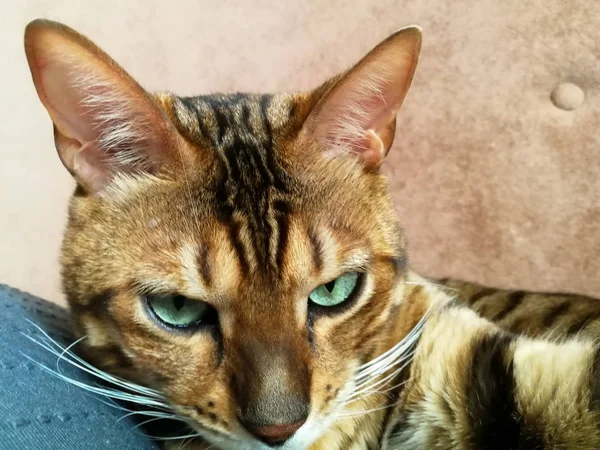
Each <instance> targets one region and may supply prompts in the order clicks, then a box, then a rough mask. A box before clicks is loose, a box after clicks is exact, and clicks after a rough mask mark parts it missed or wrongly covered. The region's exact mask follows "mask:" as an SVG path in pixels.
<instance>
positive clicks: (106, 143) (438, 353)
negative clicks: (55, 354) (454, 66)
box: [26, 21, 600, 450]
mask: <svg viewBox="0 0 600 450" xmlns="http://www.w3.org/2000/svg"><path fill="white" fill-rule="evenodd" d="M26 49H27V56H28V61H29V64H30V67H31V70H32V74H33V78H34V82H35V85H36V88H37V90H38V94H39V95H40V98H41V100H42V102H43V103H44V105H45V107H46V108H47V109H48V111H49V113H50V115H51V117H52V119H53V121H54V124H55V142H56V146H57V149H58V152H59V155H60V157H61V159H62V161H63V163H64V164H65V166H66V167H67V169H68V170H69V171H70V172H71V173H72V174H73V176H74V177H75V179H76V180H77V182H78V188H77V190H76V192H75V195H74V196H73V198H72V200H71V205H70V214H69V224H68V228H67V232H66V234H65V240H64V246H63V258H62V264H63V279H64V289H65V293H66V295H67V298H68V300H69V303H70V305H71V308H72V311H73V316H74V321H75V325H76V326H75V331H76V333H77V335H79V336H86V339H85V340H84V341H83V344H82V346H83V351H84V352H85V354H86V356H87V357H88V358H89V359H90V360H91V361H92V362H93V363H95V364H96V365H97V366H99V367H101V368H102V369H104V370H106V371H108V372H111V373H115V374H118V375H121V376H123V377H125V378H127V379H129V380H131V381H133V382H136V383H138V384H139V385H144V386H148V387H150V388H152V391H148V390H144V388H134V389H137V390H136V391H135V392H138V393H140V397H139V398H138V397H136V398H135V399H136V401H138V402H140V403H142V404H145V403H144V401H145V400H144V398H143V397H141V394H142V393H143V394H144V395H146V394H148V393H149V395H152V396H153V397H152V399H153V402H154V404H155V405H156V404H158V405H159V406H160V407H161V408H164V409H166V410H168V411H169V414H172V415H173V417H177V418H178V419H181V420H183V421H186V422H187V424H188V425H189V426H190V427H191V428H192V429H193V430H195V431H194V436H193V437H195V440H194V441H192V442H186V446H185V448H187V449H194V448H196V449H205V448H214V447H215V446H216V448H219V449H239V450H265V449H269V448H272V447H277V448H280V449H282V450H305V449H311V450H338V449H339V450H367V449H378V448H383V449H451V448H452V449H453V448H464V449H493V448H498V449H500V448H503V449H504V448H506V449H532V450H533V449H536V448H544V449H549V448H565V449H592V448H599V447H600V440H599V438H598V431H597V430H598V428H597V427H598V411H597V406H598V404H597V403H598V394H599V391H598V387H597V386H596V384H597V383H596V382H597V380H598V379H599V378H598V377H599V375H598V370H599V366H598V364H597V363H596V355H597V346H596V343H595V341H594V337H596V334H595V333H596V331H595V330H596V329H598V328H597V327H598V324H597V318H598V317H599V314H598V311H600V302H599V303H598V306H596V303H594V301H593V300H590V299H586V300H581V299H578V298H575V297H564V298H560V299H558V297H550V299H549V300H546V298H547V297H546V296H539V297H537V298H535V297H529V296H527V295H525V294H521V293H517V294H515V293H511V294H499V295H497V297H496V300H497V301H495V302H492V301H491V300H490V298H488V297H489V295H490V294H491V291H488V290H482V289H483V288H476V287H472V286H470V285H467V284H460V285H458V284H456V283H453V282H446V283H445V284H446V285H447V287H443V286H435V285H433V284H431V283H429V282H427V281H425V280H422V279H421V278H419V277H418V276H417V275H415V274H413V273H412V272H411V271H410V270H409V268H408V265H407V257H406V253H405V243H404V237H403V234H402V230H401V228H400V226H399V224H398V223H397V219H396V216H395V213H394V208H393V206H392V203H391V200H390V198H389V196H388V194H387V192H386V183H385V179H384V178H383V177H382V175H381V174H380V173H379V172H378V170H377V169H378V167H379V165H380V164H381V163H382V161H383V158H384V157H385V155H386V153H387V151H388V150H389V148H390V146H391V144H392V141H393V138H394V132H395V116H396V112H397V111H398V109H399V108H400V105H401V103H402V100H403V98H404V95H405V94H406V91H407V90H408V86H409V85H410V81H411V79H412V75H413V72H414V70H415V66H416V62H417V58H418V54H419V49H420V32H419V31H418V30H417V29H415V28H409V29H406V30H402V31H400V32H398V33H396V34H394V35H392V36H391V37H390V38H389V39H387V40H386V41H384V42H383V43H381V44H380V45H379V46H378V47H376V49H374V50H373V51H372V52H371V53H369V55H367V56H366V57H365V58H364V59H363V60H362V61H361V62H359V63H358V64H357V65H356V66H355V67H354V68H353V69H351V70H350V71H348V72H347V73H345V74H343V75H342V76H340V77H337V78H335V79H332V80H330V81H328V82H326V83H325V84H323V85H322V86H321V87H319V88H317V89H316V90H314V91H312V92H308V93H302V94H286V95H244V94H236V95H213V96H202V97H192V98H180V97H177V96H175V95H172V94H158V95H150V94H148V93H146V92H145V91H144V90H143V89H142V88H141V87H140V86H139V85H137V83H135V82H134V81H133V80H132V79H131V78H130V77H129V76H128V75H127V74H126V73H125V72H124V71H123V70H122V69H120V68H119V67H118V66H117V65H116V63H114V62H113V61H112V60H110V58H109V57H108V56H107V55H105V54H104V53H102V52H101V51H100V50H99V49H98V48H97V47H96V46H95V45H94V44H92V43H91V42H89V41H87V40H86V39H85V38H83V37H82V36H80V35H78V34H76V33H75V32H73V31H72V30H70V29H68V28H66V27H64V26H60V25H58V24H55V23H50V22H43V21H38V22H34V23H33V24H31V25H30V26H29V27H28V29H27V32H26ZM456 287H459V288H460V291H459V292H458V293H459V294H460V293H461V292H462V294H463V295H462V300H463V301H462V303H464V304H461V301H459V299H454V298H453V295H454V294H455V293H456V292H455V291H453V290H452V289H454V288H456ZM459 297H460V296H459ZM469 299H470V300H469ZM502 299H503V300H502ZM545 301H548V302H549V303H548V306H544V305H543V304H542V302H545ZM535 302H538V303H535ZM465 304H471V305H472V307H473V309H474V310H475V311H478V312H480V313H481V314H482V315H483V316H487V317H488V318H490V319H492V320H494V319H495V320H496V321H497V322H498V325H499V326H496V325H495V324H493V323H492V322H490V321H487V320H485V319H484V318H481V317H480V316H478V315H477V314H476V313H475V312H473V311H472V310H471V309H469V307H468V306H465ZM527 308H528V309H527ZM522 311H525V313H524V314H521V312H522ZM567 316H568V317H567ZM587 321H589V323H588V322H587ZM510 331H517V332H523V333H525V334H527V335H528V337H525V336H519V335H517V334H514V333H510ZM550 331H554V334H553V335H552V333H549V332H550ZM551 335H552V336H551ZM541 337H543V338H544V340H541V339H540V340H535V339H536V338H541ZM179 444H181V442H178V443H176V444H175V447H177V445H179ZM211 446H212V447H211Z"/></svg>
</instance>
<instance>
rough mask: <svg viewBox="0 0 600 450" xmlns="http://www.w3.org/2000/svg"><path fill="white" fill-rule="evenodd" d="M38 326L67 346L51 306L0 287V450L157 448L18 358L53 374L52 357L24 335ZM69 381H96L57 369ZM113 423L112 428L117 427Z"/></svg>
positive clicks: (65, 327) (63, 318) (113, 412)
mask: <svg viewBox="0 0 600 450" xmlns="http://www.w3.org/2000/svg"><path fill="white" fill-rule="evenodd" d="M27 319H29V320H31V321H32V322H35V323H36V324H38V325H39V326H41V327H42V328H43V329H44V330H45V331H46V332H47V333H48V334H49V335H50V336H51V337H52V338H53V339H55V340H57V341H58V342H60V343H62V344H63V345H65V344H67V345H68V344H69V343H70V342H72V338H71V337H70V332H69V315H68V313H67V312H66V311H65V310H64V309H62V308H59V307H57V306H56V305H54V304H51V303H49V302H45V301H43V300H40V299H38V298H35V297H33V296H31V295H28V294H25V293H22V292H19V291H16V290H14V289H11V288H9V287H7V286H4V285H1V284H0V450H29V449H32V450H74V449H78V450H79V449H82V450H109V449H110V450H138V449H139V450H152V449H158V448H159V446H158V445H157V444H156V443H154V442H152V441H151V440H149V439H148V438H146V437H144V436H143V435H142V434H141V433H140V432H138V431H136V430H133V427H134V426H135V425H136V423H135V422H134V420H133V418H128V419H125V420H121V421H118V419H119V418H120V417H122V416H123V415H124V414H125V413H124V412H123V411H120V410H118V409H115V408H111V407H110V406H108V405H105V404H103V403H102V402H100V401H99V399H97V398H95V397H93V396H91V395H90V394H87V393H85V392H83V391H82V390H81V389H79V388H77V387H75V386H72V385H69V384H67V383H66V382H65V381H63V380H60V379H58V378H56V377H53V376H52V375H50V374H48V373H46V372H44V371H43V370H42V369H40V368H39V367H38V366H37V365H36V364H35V363H33V362H31V361H30V360H28V359H27V358H26V357H25V356H23V354H26V355H28V356H29V357H31V358H33V359H34V360H35V361H37V362H40V363H42V364H44V365H46V366H48V367H51V368H56V361H57V357H56V356H53V355H52V354H50V353H49V352H48V351H46V350H44V349H42V348H40V347H39V346H37V345H36V344H35V343H33V342H31V341H30V340H29V339H27V338H26V337H25V336H24V334H25V335H27V336H31V337H34V338H36V339H40V338H42V334H41V333H40V331H38V330H37V329H36V328H35V327H34V326H33V325H32V324H31V323H29V322H28V321H27ZM60 367H61V371H62V372H63V374H64V375H66V376H69V377H71V378H74V379H77V380H80V381H83V382H86V383H90V384H93V383H94V382H95V381H96V380H93V379H90V378H91V377H90V376H86V374H84V373H81V372H80V371H79V370H77V369H75V368H73V367H71V366H69V365H67V364H65V363H63V364H61V366H60ZM117 421H118V422H117Z"/></svg>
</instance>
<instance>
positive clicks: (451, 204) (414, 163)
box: [0, 0, 600, 301]
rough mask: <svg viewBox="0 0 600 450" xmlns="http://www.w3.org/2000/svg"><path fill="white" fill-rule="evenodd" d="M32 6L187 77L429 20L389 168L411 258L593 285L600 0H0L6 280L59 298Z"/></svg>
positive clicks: (598, 188) (311, 56)
mask: <svg viewBox="0 0 600 450" xmlns="http://www.w3.org/2000/svg"><path fill="white" fill-rule="evenodd" d="M36 17H47V18H52V19H56V20H60V21H63V22H65V23H67V24H69V25H71V26H73V27H75V28H76V29H78V30H80V31H82V32H83V33H85V34H87V35H88V36H89V37H91V38H92V39H93V40H95V41H96V42H97V43H98V44H99V45H100V46H102V47H103V48H104V49H105V50H106V51H108V52H109V53H110V54H111V55H112V56H113V57H114V58H115V59H116V60H117V61H119V62H120V63H121V64H122V65H123V66H124V67H125V68H126V69H127V70H129V71H130V72H131V73H132V75H133V76H134V77H136V78H137V79H138V80H139V81H140V82H141V83H142V84H143V85H145V86H146V87H147V88H149V89H161V90H162V89H169V90H173V91H174V92H176V93H180V94H194V93H202V92H207V91H231V90H251V91H252V90H260V91H265V90H270V91H277V90H289V89H302V88H308V87H311V86H314V85H316V84H317V83H319V82H320V81H322V80H323V79H324V78H325V77H327V76H329V75H331V74H333V73H335V72H337V71H338V70H341V69H342V68H344V67H346V66H347V65H348V64H350V63H352V62H353V61H354V60H355V59H357V58H358V57H359V56H361V55H362V54H363V53H364V52H365V51H367V50H368V49H369V48H370V47H371V46H372V45H374V44H375V43H377V42H378V41H379V40H380V39H382V38H384V37H385V36H387V35H388V34H389V33H390V32H391V31H393V30H395V29H397V28H400V27H401V26H404V25H406V24H410V23H418V24H420V25H422V26H423V28H424V36H425V42H424V49H423V55H422V60H421V64H420V67H419V70H418V72H417V78H416V81H415V83H414V86H413V89H412V91H411V93H410V94H409V96H408V98H407V101H406V104H405V109H404V112H403V114H402V115H401V118H400V122H399V127H398V134H397V140H396V144H395V148H394V149H393V151H392V155H391V157H390V161H389V162H388V167H387V168H386V170H387V171H388V172H392V173H393V174H394V177H393V180H392V186H393V189H394V195H395V198H396V200H397V203H398V207H399V211H400V214H401V216H402V220H403V221H404V223H405V224H406V225H407V228H408V231H407V232H408V237H409V240H410V251H411V257H412V260H413V263H414V265H415V266H416V267H417V268H418V269H421V270H422V271H424V272H426V273H428V274H432V275H453V276H458V277H460V278H465V279H471V280H473V281H483V282H487V283H490V284H495V285H498V286H515V287H517V286H520V287H531V288H536V289H548V290H556V289H561V290H571V291H580V292H588V293H595V294H598V295H600V277H598V276H597V273H599V272H600V260H599V259H598V256H597V255H598V254H600V220H599V219H600V207H599V206H600V201H599V200H598V199H600V195H599V194H600V145H599V139H600V134H598V133H597V131H596V130H597V128H598V124H599V123H600V101H599V99H598V83H599V81H600V59H599V58H600V51H599V44H598V43H599V42H600V2H591V1H588V0H572V1H569V2H564V1H561V0H550V1H548V0H531V1H528V2H523V1H522V0H485V1H480V0H456V1H452V2H451V1H448V0H427V1H414V0H397V1H392V0H382V1H377V2H373V1H371V0H357V1H352V2H342V1H339V0H328V1H327V2H324V1H321V0H310V1H306V2H282V1H275V0H272V1H267V0H260V1H254V2H245V1H241V0H240V1H237V2H235V1H231V0H226V1H222V2H212V1H210V2H209V1H206V0H205V1H198V0H196V1H192V0H180V1H169V2H166V1H164V2H159V1H150V0H130V1H125V0H123V1H116V0H102V1H100V0H88V1H86V2H78V1H77V2H76V1H75V0H70V1H67V0H54V1H34V0H24V1H21V2H16V1H14V2H9V1H3V2H0V21H1V23H2V26H1V27H0V55H2V61H3V63H2V70H1V71H0V99H1V100H2V108H0V217H1V219H0V252H1V255H2V256H1V257H0V282H5V283H9V284H11V285H14V286H16V287H18V288H21V289H25V290H28V291H31V292H32V293H34V294H37V295H40V296H43V297H46V298H50V299H52V300H54V301H61V294H60V290H59V281H58V280H59V273H58V265H57V258H58V249H59V242H60V235H61V231H62V227H63V224H64V220H65V208H66V201H67V197H68V195H69V193H70V190H71V188H72V182H71V180H70V178H69V176H68V175H67V173H66V171H65V170H64V169H63V168H62V166H61V165H60V162H59V160H58V158H57V157H56V156H55V151H54V147H53V143H52V135H51V125H50V121H49V119H48V117H47V115H46V113H45V111H44V110H43V108H42V106H41V105H40V104H39V102H38V101H37V98H36V96H35V92H34V89H33V86H32V84H31V79H30V76H29V73H28V71H27V67H26V63H25V58H24V54H23V49H22V33H23V28H24V26H25V24H26V23H27V22H28V21H29V20H31V19H33V18H36ZM566 81H569V82H573V83H574V84H576V85H577V86H579V88H581V89H582V90H583V93H584V101H583V104H582V105H581V106H579V107H578V108H576V109H575V110H573V111H566V110H565V109H563V108H561V107H556V106H555V105H554V104H553V103H552V101H551V93H552V91H553V90H554V89H555V88H556V87H557V86H558V85H560V84H561V83H563V82H566Z"/></svg>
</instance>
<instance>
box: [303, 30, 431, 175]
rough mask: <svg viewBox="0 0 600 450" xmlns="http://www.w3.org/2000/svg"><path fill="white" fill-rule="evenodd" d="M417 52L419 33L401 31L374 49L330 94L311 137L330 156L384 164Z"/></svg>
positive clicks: (316, 114)
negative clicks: (356, 157) (354, 156)
mask: <svg viewBox="0 0 600 450" xmlns="http://www.w3.org/2000/svg"><path fill="white" fill-rule="evenodd" d="M419 49H420V33H419V32H418V30H416V29H412V30H405V31H400V32H399V33H397V34H396V35H394V36H392V37H391V38H389V39H388V40H386V41H384V43H382V44H381V45H380V46H378V47H376V49H375V50H373V51H372V52H371V53H370V54H369V55H367V57H366V58H364V59H363V60H362V61H361V62H360V63H359V64H357V65H356V66H355V67H354V68H353V69H351V70H350V71H349V72H348V73H347V74H346V75H345V76H344V77H343V78H342V79H341V80H340V81H338V83H337V84H336V85H335V86H334V87H333V89H332V91H330V92H329V93H328V94H326V96H325V97H324V99H323V100H321V103H320V104H319V105H317V107H316V108H315V111H314V112H313V113H312V114H311V116H310V117H309V119H308V120H307V126H308V128H309V130H310V132H311V133H312V134H313V135H314V136H315V137H316V139H317V140H318V141H320V142H321V144H322V145H323V147H324V148H325V151H326V152H332V151H333V152H335V153H339V152H349V153H353V154H357V155H359V156H360V158H361V159H362V160H363V161H364V162H365V163H367V164H368V165H378V164H379V163H380V162H381V161H382V160H383V158H384V157H385V155H386V153H387V150H388V149H389V146H390V145H391V141H392V137H393V129H394V125H395V118H396V114H397V112H398V110H399V109H400V106H401V104H402V101H403V100H404V97H405V95H406V92H407V90H408V87H409V86H410V82H411V80H412V76H413V74H414V70H415V66H416V62H417V56H418V52H419ZM390 129H391V130H392V131H391V133H390Z"/></svg>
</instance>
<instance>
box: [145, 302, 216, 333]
mask: <svg viewBox="0 0 600 450" xmlns="http://www.w3.org/2000/svg"><path fill="white" fill-rule="evenodd" d="M146 301H147V303H148V306H149V307H150V310H151V311H152V312H153V313H154V316H155V317H156V318H157V319H158V320H159V321H160V322H163V323H164V324H165V325H167V326H170V327H173V328H190V327H196V326H199V325H202V324H206V325H214V324H215V323H216V321H217V311H216V310H215V309H214V308H213V307H212V306H210V305H209V304H208V303H205V302H202V301H199V300H190V299H188V298H186V297H183V296H181V295H148V296H146Z"/></svg>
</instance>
